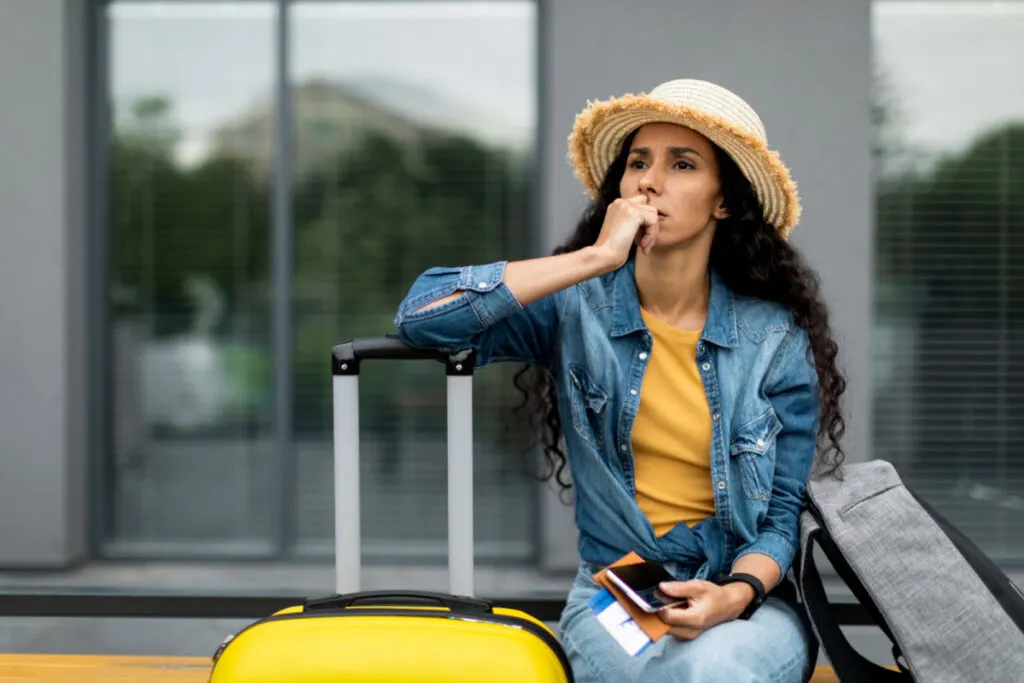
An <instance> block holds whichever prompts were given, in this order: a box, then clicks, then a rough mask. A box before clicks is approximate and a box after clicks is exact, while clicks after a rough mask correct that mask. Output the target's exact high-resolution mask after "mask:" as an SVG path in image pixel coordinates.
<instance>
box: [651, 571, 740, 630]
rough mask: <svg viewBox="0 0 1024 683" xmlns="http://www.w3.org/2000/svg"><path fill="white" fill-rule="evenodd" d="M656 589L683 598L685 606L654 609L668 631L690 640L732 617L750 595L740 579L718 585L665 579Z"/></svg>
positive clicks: (698, 581) (697, 580) (736, 614)
mask: <svg viewBox="0 0 1024 683" xmlns="http://www.w3.org/2000/svg"><path fill="white" fill-rule="evenodd" d="M659 589H660V590H661V592H662V593H664V594H665V595H666V596H667V597H669V598H685V599H686V600H687V605H685V606H680V607H665V608H663V609H661V610H659V611H658V616H660V617H661V620H662V621H664V622H665V623H666V624H668V625H669V626H671V627H672V628H671V630H670V631H669V633H671V634H672V635H673V636H675V637H676V638H677V639H679V640H693V639H694V638H696V637H697V636H699V635H700V634H701V633H703V632H704V631H707V630H708V629H709V628H711V627H712V626H717V625H718V624H721V623H724V622H726V621H732V620H733V619H735V618H737V617H738V616H739V615H740V614H742V613H743V610H744V609H746V606H747V605H748V604H750V601H751V600H753V599H754V589H753V588H751V587H750V586H748V585H747V584H745V583H741V582H737V583H730V584H727V585H725V586H719V585H718V584H715V583H711V582H709V581H701V580H699V579H694V580H692V581H666V582H665V583H663V584H661V585H660V586H659Z"/></svg>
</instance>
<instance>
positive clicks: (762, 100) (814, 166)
mask: <svg viewBox="0 0 1024 683" xmlns="http://www.w3.org/2000/svg"><path fill="white" fill-rule="evenodd" d="M545 5H546V7H545V9H544V11H545V12H546V15H547V23H546V27H545V29H544V35H542V36H541V40H542V44H543V48H542V49H543V53H544V58H545V59H546V60H547V64H548V69H547V70H546V74H545V79H546V80H545V82H544V84H543V88H544V89H543V96H542V99H541V102H542V106H543V111H542V115H541V121H542V124H543V135H544V148H543V149H542V154H543V176H544V177H543V182H544V192H543V195H542V196H543V203H544V206H543V210H542V216H543V220H544V223H545V226H546V229H547V230H548V238H549V239H548V242H547V244H546V245H545V247H546V248H547V249H550V248H551V247H553V246H554V244H556V243H557V242H558V241H559V240H561V239H562V238H563V237H564V235H565V234H566V233H567V231H569V230H571V229H572V227H573V226H574V225H575V221H576V219H577V216H578V215H579V212H580V211H581V210H582V208H583V207H584V205H585V197H584V196H583V192H582V186H581V185H580V184H579V183H578V181H576V179H575V178H574V177H573V174H572V171H571V169H570V168H569V166H568V164H567V163H566V145H565V141H566V138H567V137H568V135H569V132H570V131H571V129H572V123H573V119H574V118H575V116H576V114H577V112H578V111H579V110H580V109H582V108H583V107H584V106H585V104H586V102H587V100H594V99H606V98H607V97H609V96H611V95H619V94H624V93H629V92H632V93H639V92H642V91H647V90H650V89H651V88H653V87H654V86H655V85H657V84H658V83H661V82H663V81H666V80H670V79H673V78H701V79H705V80H709V81H714V82H717V83H720V84H721V85H724V86H726V87H728V88H729V89H731V90H733V91H734V92H736V93H738V94H739V95H740V96H741V97H743V98H744V99H746V100H747V101H748V102H750V103H751V104H752V106H753V107H754V108H755V109H756V110H757V111H758V113H759V114H760V116H761V118H762V120H763V121H764V123H765V126H766V128H767V130H768V142H769V145H770V146H771V147H773V148H775V149H777V150H779V152H780V154H781V156H782V158H783V160H784V161H785V162H786V163H787V164H788V165H789V166H790V168H791V169H792V172H793V175H794V178H795V179H796V181H797V183H798V185H799V189H800V194H801V197H802V199H803V205H804V214H803V217H802V219H801V224H800V225H799V226H798V227H797V229H796V230H795V231H794V233H793V242H794V243H795V244H796V245H797V246H798V247H800V248H801V249H802V250H803V251H804V253H805V254H806V256H807V257H808V259H809V260H810V261H811V263H812V265H814V267H815V268H816V269H817V270H818V272H819V273H820V274H821V276H822V279H823V283H824V287H825V289H826V295H827V298H828V302H829V304H830V306H831V310H832V314H833V320H834V324H835V328H836V331H837V334H838V336H839V340H840V344H841V353H842V362H843V364H844V366H845V369H846V371H847V374H848V377H849V389H848V393H847V396H846V410H847V413H848V420H847V422H848V430H847V436H846V439H845V442H844V444H845V449H846V450H847V452H848V453H849V456H850V459H851V460H863V459H868V458H870V445H871V444H870V417H871V415H870V404H869V400H870V386H869V380H870V375H871V373H870V369H871V366H870V356H869V354H870V339H871V337H870V334H871V284H872V283H871V274H872V256H873V247H872V230H871V224H872V218H871V208H872V200H871V158H870V152H871V149H870V140H871V137H870V136H871V131H870V110H869V96H870V75H871V68H870V64H871V61H870V60H871V55H870V41H871V24H870V2H869V1H868V0H787V1H783V0H772V1H770V2H764V1H760V2H752V1H751V0H715V2H703V1H697V0H673V1H671V2H670V1H668V0H660V1H659V0H631V1H630V2H600V3H598V2H593V0H551V1H550V2H546V3H545ZM544 505H545V512H544V517H543V519H544V522H543V523H542V525H541V528H542V533H543V536H544V538H543V544H542V545H543V552H542V557H543V561H544V563H545V564H546V565H547V566H549V567H552V568H555V567H564V566H569V565H571V564H572V563H574V562H575V560H576V552H575V543H574V542H573V541H572V539H574V538H575V531H574V529H573V526H572V518H571V515H570V513H569V511H568V510H567V509H565V508H564V507H563V506H561V505H560V504H559V503H558V501H557V500H556V499H555V498H554V497H553V496H547V497H546V498H545V500H544Z"/></svg>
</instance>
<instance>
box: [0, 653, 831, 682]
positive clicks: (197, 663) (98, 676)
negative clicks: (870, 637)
mask: <svg viewBox="0 0 1024 683" xmlns="http://www.w3.org/2000/svg"><path fill="white" fill-rule="evenodd" d="M209 676H210V659H209V657H118V656H108V655H28V654H0V683H15V682H17V683H29V682H30V681H33V682H35V681H38V683H206V681H207V680H208V679H209ZM811 683H838V679H836V677H835V676H834V675H833V673H832V669H831V668H830V667H827V666H819V667H818V669H817V670H816V671H815V672H814V678H812V679H811Z"/></svg>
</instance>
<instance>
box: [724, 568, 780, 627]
mask: <svg viewBox="0 0 1024 683" xmlns="http://www.w3.org/2000/svg"><path fill="white" fill-rule="evenodd" d="M737 582H741V583H745V584H747V585H748V586H750V587H751V588H753V589H754V599H753V600H751V601H750V603H749V604H748V605H747V606H746V608H745V609H744V610H743V612H742V613H741V614H740V616H739V617H738V618H739V619H749V618H750V617H751V616H752V615H753V614H754V612H756V611H757V608H758V607H760V606H761V605H762V604H763V603H764V601H765V598H766V597H768V594H767V591H765V588H764V584H763V583H762V582H761V579H759V578H757V577H756V576H754V575H753V574H742V573H736V574H719V575H718V578H717V579H716V580H715V583H717V584H718V585H719V586H725V585H727V584H730V583H737Z"/></svg>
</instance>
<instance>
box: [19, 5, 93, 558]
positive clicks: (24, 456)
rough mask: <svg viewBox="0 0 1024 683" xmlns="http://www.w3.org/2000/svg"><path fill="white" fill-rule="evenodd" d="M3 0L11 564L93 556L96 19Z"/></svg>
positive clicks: (76, 8)
mask: <svg viewBox="0 0 1024 683" xmlns="http://www.w3.org/2000/svg"><path fill="white" fill-rule="evenodd" d="M85 4H86V3H84V2H80V1H78V0H6V1H5V2H0V28H2V29H3V31H2V34H3V39H2V40H0V93H3V96H2V98H0V122H2V125H0V217H2V218H0V220H2V223H0V226H2V227H0V313H2V316H3V342H2V344H0V348H2V349H3V353H2V354H0V565H4V566H27V567H55V566H64V565H66V564H68V563H70V562H72V561H73V560H74V559H75V558H77V557H79V556H80V555H81V554H82V553H83V552H84V551H85V549H86V548H85V541H86V529H87V527H86V521H87V516H86V514H85V503H86V499H85V493H86V478H85V475H86V473H87V470H86V467H85V464H86V459H85V455H86V448H85V445H86V438H87V437H86V433H85V414H84V409H85V405H86V400H85V381H84V380H85V372H86V358H87V356H86V353H85V344H84V340H85V335H84V323H85V317H86V310H87V309H86V303H87V302H86V297H85V287H84V284H85V267H86V262H85V259H84V252H85V249H84V246H85V235H86V230H85V229H86V215H87V207H86V191H85V189H86V188H85V183H86V178H87V174H86V168H85V165H84V164H85V147H84V146H85V144H86V139H87V137H86V135H85V132H86V131H85V117H84V112H85V103H84V97H83V93H84V88H85V78H84V75H85V73H84V70H83V68H84V63H85V61H86V60H85V59H84V42H83V41H84V36H85V33H84V30H83V29H84V26H85V21H84V18H85V14H84V6H85Z"/></svg>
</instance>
